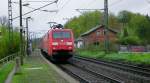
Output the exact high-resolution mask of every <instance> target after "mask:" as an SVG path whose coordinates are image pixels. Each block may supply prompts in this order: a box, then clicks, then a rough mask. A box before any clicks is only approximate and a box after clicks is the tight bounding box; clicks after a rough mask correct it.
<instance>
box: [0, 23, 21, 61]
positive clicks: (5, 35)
mask: <svg viewBox="0 0 150 83" xmlns="http://www.w3.org/2000/svg"><path fill="white" fill-rule="evenodd" d="M0 28H1V30H2V33H1V38H0V59H1V58H4V57H6V56H7V55H9V54H12V53H15V52H17V51H19V44H20V40H19V33H18V32H16V31H14V32H13V40H10V39H9V31H8V28H7V27H5V26H0Z"/></svg>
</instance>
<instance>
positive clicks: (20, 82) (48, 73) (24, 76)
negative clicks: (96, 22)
mask: <svg viewBox="0 0 150 83" xmlns="http://www.w3.org/2000/svg"><path fill="white" fill-rule="evenodd" d="M32 68H33V69H32ZM34 68H35V69H34ZM36 68H37V69H36ZM12 83H66V80H64V79H63V78H62V77H60V76H59V74H57V73H56V72H55V71H54V70H53V69H52V68H51V67H50V66H49V65H48V64H47V63H45V62H44V61H43V60H42V59H41V58H39V57H29V58H26V59H25V65H23V66H22V68H21V73H20V74H16V75H15V76H14V77H13V80H12Z"/></svg>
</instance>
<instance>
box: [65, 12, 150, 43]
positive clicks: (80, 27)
mask: <svg viewBox="0 0 150 83" xmlns="http://www.w3.org/2000/svg"><path fill="white" fill-rule="evenodd" d="M102 19H103V13H102V12H99V11H94V12H86V13H83V14H81V15H80V16H79V17H74V18H73V19H71V20H69V21H68V22H67V23H66V24H65V27H66V28H70V29H72V30H73V32H74V33H75V38H77V37H79V36H80V35H81V34H83V33H84V32H86V31H88V30H89V29H91V28H93V27H95V26H96V25H99V24H103V20H102ZM149 26H150V17H149V16H148V15H146V16H144V15H141V14H137V13H132V12H129V11H121V12H120V13H119V14H118V15H117V16H115V15H114V14H112V13H111V14H109V27H110V28H113V29H115V30H117V31H121V32H120V33H118V35H119V36H118V39H119V42H120V44H134V45H146V44H150V37H149V35H150V27H149Z"/></svg>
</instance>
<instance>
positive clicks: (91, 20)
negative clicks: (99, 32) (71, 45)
mask: <svg viewBox="0 0 150 83" xmlns="http://www.w3.org/2000/svg"><path fill="white" fill-rule="evenodd" d="M102 16H103V15H102V13H101V12H99V11H95V12H86V13H83V14H82V15H80V16H79V17H74V18H73V19H71V20H69V21H68V22H67V23H66V24H65V27H66V28H70V29H72V30H73V32H74V33H75V37H76V38H77V37H79V36H80V35H81V34H82V33H84V32H85V31H87V30H89V29H91V28H93V27H95V26H96V25H99V24H101V20H100V19H102Z"/></svg>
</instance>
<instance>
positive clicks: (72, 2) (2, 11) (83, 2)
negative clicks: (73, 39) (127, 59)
mask: <svg viewBox="0 0 150 83" xmlns="http://www.w3.org/2000/svg"><path fill="white" fill-rule="evenodd" d="M12 1H13V2H18V1H19V0H12ZM23 1H55V0H23ZM108 1H109V12H112V13H114V14H117V13H118V12H119V11H121V10H129V11H132V12H138V13H141V14H149V15H150V0H108ZM7 3H8V1H7V0H1V1H0V16H7V13H8V12H7V11H8V10H7V8H8V7H7V6H8V4H7ZM24 3H27V2H24ZM28 3H29V2H28ZM48 3H50V2H40V3H38V2H30V3H29V4H30V5H29V7H32V8H38V7H41V6H43V5H45V4H48ZM103 3H104V1H103V0H58V3H57V4H55V3H54V4H52V5H49V6H47V7H45V8H43V9H42V10H58V12H57V13H55V12H53V13H50V12H44V11H36V12H33V13H31V14H28V15H26V16H23V17H24V18H25V17H28V16H31V17H32V18H33V20H32V21H30V22H29V28H30V31H34V32H45V31H47V30H48V29H49V25H48V24H47V22H49V21H55V22H57V23H61V24H64V23H65V22H66V21H67V20H68V19H69V18H72V17H74V16H78V15H80V14H81V13H79V12H78V11H76V10H75V9H102V8H103V6H104V5H103ZM12 6H13V17H16V16H18V15H19V9H18V7H19V4H17V3H13V5H12ZM31 10H33V9H30V8H27V7H23V13H26V12H29V11H31ZM18 20H19V19H16V20H14V21H13V25H14V26H19V21H18ZM24 25H25V22H24Z"/></svg>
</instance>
